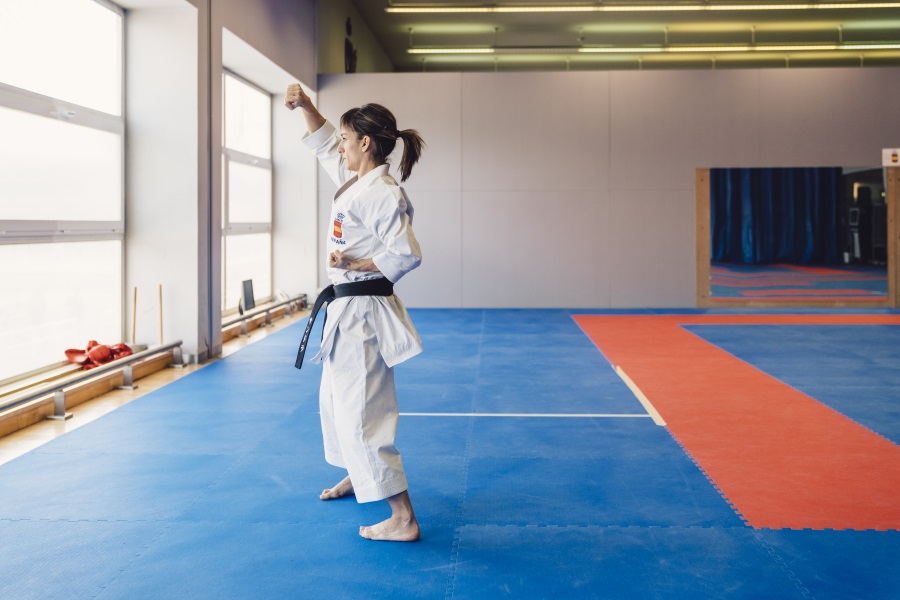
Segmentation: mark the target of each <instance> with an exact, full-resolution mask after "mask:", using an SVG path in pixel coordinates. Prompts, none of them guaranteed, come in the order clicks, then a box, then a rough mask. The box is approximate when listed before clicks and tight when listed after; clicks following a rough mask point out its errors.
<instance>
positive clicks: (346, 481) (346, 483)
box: [319, 475, 353, 500]
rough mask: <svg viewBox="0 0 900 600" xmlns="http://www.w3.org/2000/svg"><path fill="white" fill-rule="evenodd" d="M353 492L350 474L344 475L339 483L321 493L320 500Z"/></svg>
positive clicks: (331, 498)
mask: <svg viewBox="0 0 900 600" xmlns="http://www.w3.org/2000/svg"><path fill="white" fill-rule="evenodd" d="M352 493H353V482H351V481H350V476H349V475H347V476H346V477H344V478H343V479H342V480H341V482H340V483H339V484H337V485H336V486H334V487H333V488H331V489H327V490H323V491H322V493H321V494H320V495H319V499H320V500H334V499H335V498H343V497H344V496H349V495H350V494H352Z"/></svg>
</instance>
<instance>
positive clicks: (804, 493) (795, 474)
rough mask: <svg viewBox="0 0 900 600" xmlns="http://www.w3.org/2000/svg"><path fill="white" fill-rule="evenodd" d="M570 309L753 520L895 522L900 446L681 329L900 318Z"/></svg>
mask: <svg viewBox="0 0 900 600" xmlns="http://www.w3.org/2000/svg"><path fill="white" fill-rule="evenodd" d="M574 318H575V321H576V322H577V323H578V325H579V326H580V327H581V328H582V329H583V330H584V332H585V333H586V334H587V335H588V336H589V337H590V338H591V340H593V342H594V343H595V344H596V345H597V347H598V348H599V349H600V351H601V352H603V354H604V355H605V356H606V358H607V359H608V360H609V361H610V362H611V363H613V365H616V366H618V367H620V368H621V369H622V370H624V371H625V373H626V374H627V375H628V376H629V377H630V378H631V380H632V381H634V383H635V385H637V387H638V388H640V390H641V392H642V393H643V394H644V395H645V396H646V397H647V398H648V399H649V401H650V402H651V403H652V404H653V406H654V407H655V408H656V409H657V411H658V412H659V413H660V415H661V416H662V418H663V419H664V420H665V421H666V424H667V426H668V428H669V430H670V431H671V433H672V435H673V436H674V437H675V438H676V439H677V440H678V442H679V443H680V444H681V445H682V446H683V447H684V448H685V450H686V451H687V452H688V453H689V454H690V455H691V456H692V457H693V459H694V461H695V462H696V463H697V464H698V466H699V467H700V468H701V469H703V470H704V471H705V472H706V474H707V476H708V477H709V478H710V480H711V481H712V482H713V483H714V484H715V485H716V486H717V487H718V488H719V490H720V491H721V492H722V494H723V495H724V496H725V497H726V498H727V499H728V501H729V502H731V504H732V505H733V506H734V507H735V510H737V511H738V513H739V514H740V515H741V516H742V517H743V518H744V520H746V522H747V523H748V524H749V525H751V526H752V527H756V528H774V529H782V528H788V529H804V528H810V529H860V530H862V529H878V530H887V529H900V446H898V445H896V444H894V443H892V442H891V441H889V440H887V439H885V438H883V437H881V436H879V435H877V434H875V433H874V432H872V431H870V430H868V429H866V428H865V427H863V426H861V425H859V424H857V423H856V422H854V421H852V420H850V419H849V418H847V417H844V416H843V415H841V414H839V413H838V412H836V411H834V410H832V409H831V408H829V407H827V406H825V405H824V404H822V403H820V402H817V401H816V400H814V399H812V398H810V397H809V396H807V395H805V394H803V393H801V392H799V391H797V390H795V389H793V388H792V387H790V386H788V385H786V384H784V383H782V382H781V381H779V380H777V379H775V378H773V377H771V376H769V375H767V374H765V373H763V372H762V371H760V370H758V369H756V368H755V367H753V366H751V365H749V364H747V363H745V362H743V361H741V360H738V359H737V358H735V357H734V356H732V355H731V354H729V353H727V352H725V351H724V350H722V349H720V348H718V347H717V346H714V345H712V344H710V343H708V342H706V341H704V340H702V339H700V338H699V337H697V336H695V335H693V334H692V333H690V332H689V331H687V330H685V329H684V328H682V327H681V325H687V324H704V325H714V324H741V325H747V324H769V325H771V324H784V325H798V324H814V325H838V324H840V325H848V324H849V325H853V324H857V325H886V324H887V325H900V315H898V316H894V315H840V316H838V315H786V316H780V315H779V316H767V315H665V316H593V315H592V316H576V317H574Z"/></svg>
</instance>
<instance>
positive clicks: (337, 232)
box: [334, 212, 344, 239]
mask: <svg viewBox="0 0 900 600" xmlns="http://www.w3.org/2000/svg"><path fill="white" fill-rule="evenodd" d="M343 223H344V213H340V212H339V213H338V214H337V215H336V216H335V219H334V237H336V238H338V239H340V238H341V237H343V231H342V229H341V227H342V226H343Z"/></svg>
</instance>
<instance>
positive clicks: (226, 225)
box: [221, 67, 275, 317]
mask: <svg viewBox="0 0 900 600" xmlns="http://www.w3.org/2000/svg"><path fill="white" fill-rule="evenodd" d="M226 77H233V78H234V79H235V80H237V81H238V82H240V83H242V84H244V85H247V86H248V87H251V88H253V89H254V90H256V91H258V92H259V93H261V94H264V95H265V96H266V97H267V98H269V113H270V118H269V156H272V150H273V148H272V146H273V142H272V137H273V136H272V133H273V132H272V129H273V124H272V121H273V119H272V118H271V112H272V94H271V93H270V92H268V91H267V90H265V89H263V88H261V87H260V86H258V85H256V84H254V83H253V82H252V81H248V80H247V79H245V78H244V77H241V76H240V75H238V74H237V73H235V72H234V71H232V70H231V69H228V68H227V67H223V69H222V140H221V150H222V194H221V196H222V223H221V226H222V243H221V252H222V268H221V277H222V282H221V294H222V302H221V304H222V306H221V308H222V316H223V317H224V316H230V315H233V314H235V313H237V312H238V307H237V306H231V307H230V306H225V298H226V296H227V294H226V289H227V286H228V280H227V278H226V275H225V274H226V272H227V264H228V254H227V251H226V248H227V244H226V243H225V242H226V240H225V238H226V237H230V236H237V235H248V234H259V233H267V234H269V264H268V268H269V279H270V281H272V284H273V285H272V289H271V290H269V291H268V292H267V295H266V296H264V297H262V298H256V302H257V304H262V303H266V302H270V301H271V300H272V298H273V297H274V295H275V290H274V240H273V239H272V219H273V218H274V212H273V211H274V208H275V172H274V168H273V160H272V159H271V158H264V157H261V156H255V155H252V154H247V153H245V152H241V151H239V150H234V149H232V148H228V147H227V146H226V145H225V140H226V138H227V131H226V123H227V118H226V111H227V110H228V97H227V95H226V93H225V88H226V84H225V78H226ZM231 162H235V163H240V164H245V165H249V166H253V167H258V168H262V169H266V170H267V171H269V175H270V178H271V182H272V185H271V188H270V195H269V206H270V209H271V210H270V213H269V214H270V215H272V216H271V217H270V218H269V221H268V222H232V221H231V219H230V215H229V205H230V198H229V164H230V163H231ZM255 291H257V290H255Z"/></svg>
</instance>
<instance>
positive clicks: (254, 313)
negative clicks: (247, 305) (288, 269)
mask: <svg viewBox="0 0 900 600" xmlns="http://www.w3.org/2000/svg"><path fill="white" fill-rule="evenodd" d="M295 304H299V305H300V309H301V310H302V309H303V308H306V305H307V300H306V294H300V295H299V296H296V297H294V298H290V299H288V300H283V301H281V302H277V303H275V304H267V305H265V306H260V307H259V308H254V309H251V310H245V311H244V314H242V315H240V316H238V317H234V318H232V319H230V320H228V321H223V322H222V329H225V328H227V327H231V326H232V325H237V324H238V323H240V324H241V333H240V335H241V336H246V335H247V333H248V330H247V322H248V321H250V320H252V319H255V318H256V317H258V316H260V315H262V314H265V315H266V322H265V327H269V326H271V325H272V311H274V310H275V309H277V308H281V307H282V306H285V307H287V308H286V309H285V315H286V316H291V315H292V314H294V305H295Z"/></svg>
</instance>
